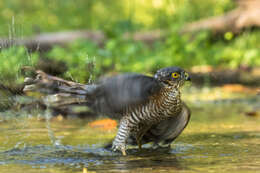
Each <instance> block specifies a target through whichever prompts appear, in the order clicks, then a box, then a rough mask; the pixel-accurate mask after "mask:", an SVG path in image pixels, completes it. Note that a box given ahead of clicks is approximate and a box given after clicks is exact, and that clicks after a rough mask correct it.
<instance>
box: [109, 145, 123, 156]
mask: <svg viewBox="0 0 260 173" xmlns="http://www.w3.org/2000/svg"><path fill="white" fill-rule="evenodd" d="M112 150H113V151H117V150H119V151H121V152H122V155H123V156H126V151H125V150H126V149H125V144H113V146H112Z"/></svg>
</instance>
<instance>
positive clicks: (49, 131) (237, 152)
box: [0, 89, 260, 173]
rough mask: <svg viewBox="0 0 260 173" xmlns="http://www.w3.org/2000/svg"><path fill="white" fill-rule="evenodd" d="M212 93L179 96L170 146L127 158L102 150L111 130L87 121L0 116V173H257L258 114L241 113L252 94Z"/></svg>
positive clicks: (252, 103) (253, 102)
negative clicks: (185, 117) (179, 114)
mask: <svg viewBox="0 0 260 173" xmlns="http://www.w3.org/2000/svg"><path fill="white" fill-rule="evenodd" d="M192 92H193V93H194V92H197V90H196V91H192ZM207 92H208V93H211V95H213V96H214V98H212V97H211V96H208V97H204V95H206V94H205V93H207ZM215 92H219V91H214V90H212V89H211V90H209V91H205V92H202V93H198V94H190V93H189V92H187V93H185V95H186V96H185V97H184V99H185V100H187V101H188V104H189V105H190V106H191V109H192V117H191V121H190V123H189V125H188V127H187V128H186V129H185V131H184V132H183V134H182V135H181V136H180V137H179V138H178V139H177V140H176V141H175V142H174V143H173V144H172V145H171V148H159V149H156V150H155V149H151V148H149V147H150V146H149V145H145V146H144V149H143V150H142V151H139V150H137V149H136V148H133V147H131V148H129V150H127V152H128V155H127V156H121V154H120V153H115V152H112V151H110V150H109V149H105V148H104V146H105V145H106V144H107V143H109V142H110V141H111V140H112V139H113V138H114V136H115V134H116V129H111V130H107V129H102V128H93V127H90V125H89V122H91V121H93V120H90V119H79V118H73V117H70V118H67V119H61V118H52V119H48V118H47V119H46V117H45V115H44V113H40V114H39V115H36V116H35V115H31V114H28V113H26V112H18V114H19V115H17V113H16V114H13V115H9V114H10V113H9V114H8V116H7V114H5V113H0V130H1V134H0V141H1V142H0V172H16V173H19V172H29V173H31V172H55V173H56V172H66V173H75V172H83V168H87V170H88V172H147V173H157V172H185V173H191V172H238V173H242V172H260V116H246V115H245V112H247V111H250V110H252V109H254V108H255V107H258V106H259V103H260V102H259V101H260V100H259V98H258V96H254V95H248V94H242V95H240V94H232V95H230V96H226V95H225V93H223V92H221V97H220V98H215V97H218V94H216V93H215ZM199 95H200V96H199ZM47 113H48V112H47Z"/></svg>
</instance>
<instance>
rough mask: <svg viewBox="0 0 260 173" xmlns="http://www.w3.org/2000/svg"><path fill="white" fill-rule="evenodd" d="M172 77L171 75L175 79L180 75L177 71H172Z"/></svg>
mask: <svg viewBox="0 0 260 173" xmlns="http://www.w3.org/2000/svg"><path fill="white" fill-rule="evenodd" d="M172 77H173V78H174V79H177V78H178V77H180V74H179V73H177V72H174V73H172Z"/></svg>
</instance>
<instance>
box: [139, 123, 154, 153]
mask: <svg viewBox="0 0 260 173" xmlns="http://www.w3.org/2000/svg"><path fill="white" fill-rule="evenodd" d="M150 128H151V126H145V125H143V126H142V127H141V128H140V130H139V131H138V132H137V134H136V143H137V145H138V149H139V150H141V149H142V139H143V136H144V134H145V133H146V132H147V131H148V130H149V129H150Z"/></svg>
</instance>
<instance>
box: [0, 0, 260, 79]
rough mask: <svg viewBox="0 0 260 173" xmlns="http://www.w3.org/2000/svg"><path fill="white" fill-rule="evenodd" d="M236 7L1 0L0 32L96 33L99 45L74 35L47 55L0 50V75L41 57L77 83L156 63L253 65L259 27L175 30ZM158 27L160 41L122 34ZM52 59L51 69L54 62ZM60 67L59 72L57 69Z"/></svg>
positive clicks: (222, 0)
mask: <svg viewBox="0 0 260 173" xmlns="http://www.w3.org/2000/svg"><path fill="white" fill-rule="evenodd" d="M235 7H236V5H235V3H234V1H231V0H95V1H94V0H76V1H72V0H30V1H29V0H1V1H0V26H1V28H0V37H2V38H9V39H12V38H25V37H27V36H32V35H35V34H39V33H45V32H60V31H69V30H99V31H102V32H104V33H105V36H106V38H107V39H106V40H105V42H104V43H103V45H102V46H100V45H97V44H96V43H93V42H91V41H86V40H77V41H73V42H72V43H70V44H69V45H67V46H65V47H64V46H63V47H62V46H54V47H53V48H52V49H51V50H49V51H47V52H41V53H39V52H30V51H28V50H27V49H26V48H24V47H22V46H12V47H11V48H8V49H2V50H1V52H0V61H1V63H0V74H1V75H0V79H1V80H2V81H3V80H4V81H5V82H6V83H8V81H9V82H12V81H16V82H18V83H21V82H22V79H23V77H21V75H20V74H19V73H20V68H21V67H22V66H24V65H35V66H37V67H39V68H40V67H42V66H41V65H39V64H41V63H39V62H44V61H48V62H51V63H50V64H51V65H53V66H54V67H53V68H54V69H56V68H57V67H58V68H57V69H56V70H57V71H56V74H57V75H59V76H61V77H65V78H67V79H73V80H76V81H79V82H84V83H86V82H89V81H91V80H95V78H96V77H98V76H101V75H104V74H109V73H118V72H142V73H151V72H154V71H155V70H156V69H158V68H160V67H164V66H173V65H175V66H181V67H183V68H186V69H191V67H193V66H203V65H210V66H212V67H213V68H216V67H217V68H229V69H235V68H238V67H241V66H246V67H256V66H260V44H259V40H260V31H259V30H257V29H254V30H252V29H249V30H245V31H243V32H242V33H240V34H238V35H237V34H233V33H232V32H226V33H223V34H218V35H216V34H213V33H211V32H210V31H203V32H199V33H196V34H180V28H182V27H183V26H184V24H186V23H189V22H192V21H196V20H199V19H202V18H207V17H210V16H218V15H222V14H224V13H225V12H227V11H230V10H232V9H234V8H235ZM154 30H160V31H163V32H167V36H166V39H165V40H161V41H156V42H153V43H152V44H145V43H143V42H141V41H134V40H133V39H125V38H124V34H125V33H130V34H131V33H136V32H140V31H142V32H145V31H154ZM55 64H56V66H55ZM59 68H61V69H59Z"/></svg>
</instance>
